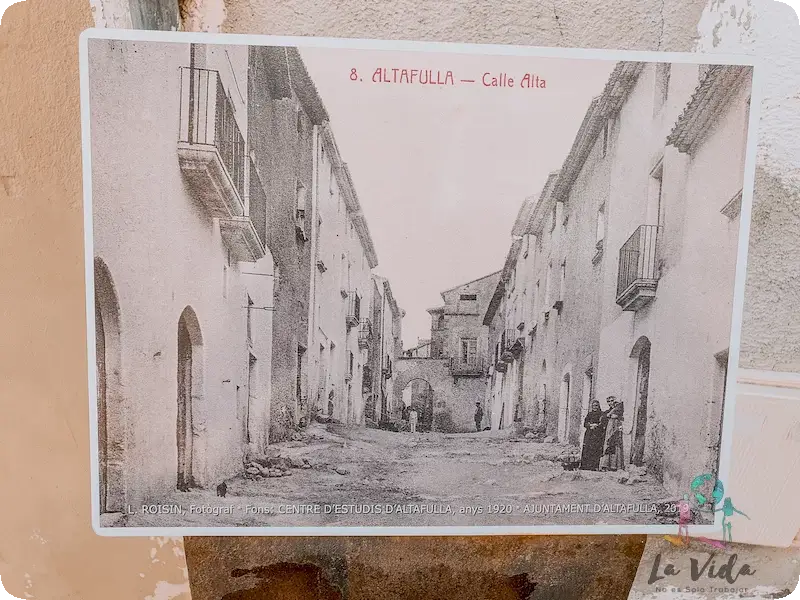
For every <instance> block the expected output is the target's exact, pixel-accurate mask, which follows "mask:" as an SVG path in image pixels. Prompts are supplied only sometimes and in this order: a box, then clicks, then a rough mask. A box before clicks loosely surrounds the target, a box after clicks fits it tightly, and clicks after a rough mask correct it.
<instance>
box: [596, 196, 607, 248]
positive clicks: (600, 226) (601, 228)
mask: <svg viewBox="0 0 800 600" xmlns="http://www.w3.org/2000/svg"><path fill="white" fill-rule="evenodd" d="M605 237H606V207H605V204H603V205H601V206H600V208H599V209H598V211H597V232H596V237H595V242H597V245H598V246H600V245H601V244H602V243H603V240H604V239H605Z"/></svg>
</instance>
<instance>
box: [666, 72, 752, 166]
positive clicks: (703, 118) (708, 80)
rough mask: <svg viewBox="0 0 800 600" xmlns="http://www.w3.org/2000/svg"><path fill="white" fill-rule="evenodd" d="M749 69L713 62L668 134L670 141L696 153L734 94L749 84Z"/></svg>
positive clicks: (684, 150) (680, 149)
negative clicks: (714, 63)
mask: <svg viewBox="0 0 800 600" xmlns="http://www.w3.org/2000/svg"><path fill="white" fill-rule="evenodd" d="M750 72H751V67H749V66H743V65H710V66H709V68H708V71H707V72H706V74H705V76H704V77H703V78H702V80H701V81H700V83H699V84H698V85H697V88H696V89H695V91H694V94H692V98H691V100H689V103H688V104H687V105H686V107H685V108H684V109H683V112H682V113H681V116H680V117H678V120H677V121H676V123H675V126H674V127H673V128H672V131H671V132H670V134H669V135H668V136H667V144H668V145H671V146H675V147H676V148H677V149H678V150H679V151H680V152H685V153H689V154H691V153H692V152H694V151H695V150H696V149H697V147H698V146H699V145H700V144H701V143H702V141H703V139H705V136H706V134H707V133H708V132H709V130H710V129H711V127H712V126H713V124H714V123H715V122H716V121H717V120H718V118H719V116H720V114H721V113H722V111H723V110H724V109H725V107H726V106H727V105H728V103H729V102H730V101H731V99H732V98H733V96H735V95H736V94H737V93H738V92H739V90H740V89H741V87H742V86H743V85H746V83H747V81H748V75H749V73H750Z"/></svg>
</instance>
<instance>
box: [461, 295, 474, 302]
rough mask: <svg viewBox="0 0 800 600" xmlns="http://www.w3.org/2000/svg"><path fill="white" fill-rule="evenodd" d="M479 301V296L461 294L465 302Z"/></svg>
mask: <svg viewBox="0 0 800 600" xmlns="http://www.w3.org/2000/svg"><path fill="white" fill-rule="evenodd" d="M477 299H478V295H477V294H461V300H464V301H475V300H477Z"/></svg>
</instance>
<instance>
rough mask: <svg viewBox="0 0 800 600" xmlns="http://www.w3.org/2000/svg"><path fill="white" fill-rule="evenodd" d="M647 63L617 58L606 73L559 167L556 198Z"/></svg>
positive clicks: (561, 195)
mask: <svg viewBox="0 0 800 600" xmlns="http://www.w3.org/2000/svg"><path fill="white" fill-rule="evenodd" d="M645 64H646V63H642V62H626V61H622V62H618V63H617V65H616V66H615V67H614V70H613V71H611V75H609V77H608V81H607V82H606V85H605V87H604V88H603V93H602V94H600V95H599V96H598V97H596V98H594V99H593V100H592V102H591V104H590V105H589V109H588V110H587V111H586V115H585V116H584V118H583V122H582V123H581V126H580V128H579V129H578V134H577V135H576V136H575V140H574V141H573V143H572V148H571V149H570V151H569V154H567V158H566V159H565V160H564V164H563V166H562V167H561V169H560V175H559V178H558V181H557V182H556V184H555V188H554V190H553V195H554V197H555V199H556V201H562V202H563V201H564V200H565V199H566V198H567V195H568V194H569V191H570V189H571V188H572V186H573V184H574V183H575V180H576V179H577V178H578V175H579V174H580V172H581V169H583V166H584V164H585V163H586V158H587V157H588V156H589V153H590V152H591V151H592V148H594V144H595V142H596V141H597V136H598V135H599V134H600V132H602V131H603V127H604V126H605V124H606V122H607V121H608V119H609V118H611V117H613V116H615V115H616V114H617V113H619V111H620V109H621V108H622V106H623V105H624V104H625V102H626V101H627V99H628V96H630V93H631V91H632V90H633V87H634V85H636V82H637V81H638V79H639V75H640V74H641V72H642V69H644V66H645Z"/></svg>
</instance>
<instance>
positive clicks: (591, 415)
mask: <svg viewBox="0 0 800 600" xmlns="http://www.w3.org/2000/svg"><path fill="white" fill-rule="evenodd" d="M607 423H608V419H607V417H606V413H604V412H603V411H602V410H601V408H600V402H598V401H597V400H592V403H591V405H590V408H589V412H588V413H587V415H586V418H585V419H584V420H583V426H584V427H585V428H586V433H585V434H584V436H583V452H581V469H583V470H584V471H597V470H598V469H599V468H600V457H601V456H603V444H604V442H605V440H606V425H607Z"/></svg>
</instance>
